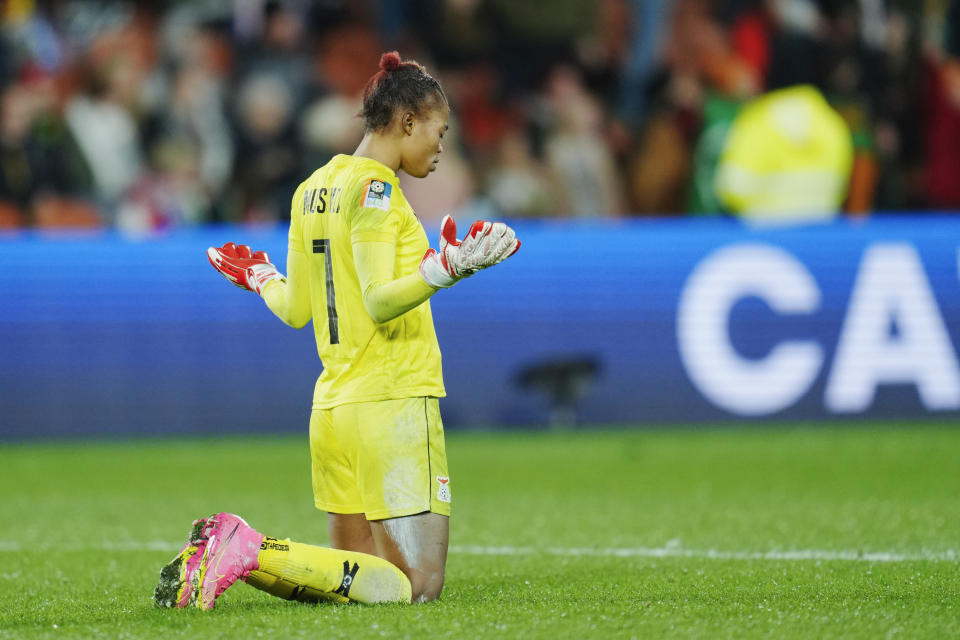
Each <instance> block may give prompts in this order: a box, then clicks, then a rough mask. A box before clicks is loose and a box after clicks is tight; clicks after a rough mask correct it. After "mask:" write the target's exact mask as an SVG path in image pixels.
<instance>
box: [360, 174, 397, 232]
mask: <svg viewBox="0 0 960 640" xmlns="http://www.w3.org/2000/svg"><path fill="white" fill-rule="evenodd" d="M392 193H393V185H392V184H390V182H389V181H387V180H379V179H377V178H370V179H367V180H364V182H363V183H362V186H361V188H360V190H359V192H358V193H357V194H356V195H355V196H354V202H353V203H352V204H353V205H354V206H352V207H351V209H352V213H353V215H352V219H351V224H350V242H351V243H352V244H356V243H358V242H387V243H390V244H396V243H397V237H398V235H399V234H400V220H401V218H400V215H399V212H398V211H397V210H396V209H395V207H394V206H393V205H391V203H390V196H391V195H392Z"/></svg>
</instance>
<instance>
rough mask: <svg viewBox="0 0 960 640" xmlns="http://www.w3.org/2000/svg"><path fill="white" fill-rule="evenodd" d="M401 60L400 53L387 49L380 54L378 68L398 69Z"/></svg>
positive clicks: (386, 69) (385, 69)
mask: <svg viewBox="0 0 960 640" xmlns="http://www.w3.org/2000/svg"><path fill="white" fill-rule="evenodd" d="M402 62H403V60H402V59H401V58H400V53H399V52H397V51H389V52H387V53H385V54H383V55H382V56H380V68H381V69H383V70H384V71H393V70H394V69H399V68H400V64H401V63H402Z"/></svg>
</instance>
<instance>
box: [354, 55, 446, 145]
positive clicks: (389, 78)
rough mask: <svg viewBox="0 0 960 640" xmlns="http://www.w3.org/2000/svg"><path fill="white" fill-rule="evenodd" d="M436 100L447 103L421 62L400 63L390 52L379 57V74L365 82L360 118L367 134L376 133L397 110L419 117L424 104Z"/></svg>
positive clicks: (387, 122) (397, 57) (391, 118)
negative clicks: (411, 112)
mask: <svg viewBox="0 0 960 640" xmlns="http://www.w3.org/2000/svg"><path fill="white" fill-rule="evenodd" d="M438 98H439V100H438ZM438 101H443V102H446V101H447V96H446V94H444V93H443V89H442V88H441V87H440V83H439V82H437V80H436V78H434V77H433V76H431V75H430V74H429V73H427V71H426V69H424V68H423V65H421V64H420V63H418V62H416V61H414V60H401V59H400V54H399V53H397V52H396V51H390V52H388V53H385V54H383V55H382V56H380V71H378V72H377V73H376V74H374V76H373V77H372V78H370V80H368V81H367V86H366V88H365V89H364V90H363V108H362V109H361V110H360V114H359V115H360V117H362V118H363V124H364V126H365V127H366V129H367V131H379V130H381V129H383V128H385V127H386V126H387V125H389V124H390V121H391V120H393V114H395V113H396V112H397V111H398V110H400V109H410V110H412V111H413V112H414V113H416V114H420V113H422V110H423V107H424V105H425V104H427V103H436V102H438Z"/></svg>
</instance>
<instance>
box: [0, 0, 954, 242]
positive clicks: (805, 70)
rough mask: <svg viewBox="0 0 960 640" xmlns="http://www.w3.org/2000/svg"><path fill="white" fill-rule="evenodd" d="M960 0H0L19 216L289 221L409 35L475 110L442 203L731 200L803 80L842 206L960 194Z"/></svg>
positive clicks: (873, 208) (119, 223) (631, 212)
mask: <svg viewBox="0 0 960 640" xmlns="http://www.w3.org/2000/svg"><path fill="white" fill-rule="evenodd" d="M958 4H960V2H956V1H952V0H914V1H910V0H712V1H711V0H550V1H549V2H547V1H544V2H540V1H533V0H530V1H526V0H523V1H518V0H312V1H311V0H287V1H284V0H277V1H273V0H197V1H172V0H167V1H163V2H149V3H148V2H130V1H120V0H82V1H81V0H48V1H43V0H6V1H5V2H3V1H0V7H2V12H3V26H2V35H0V227H8V228H9V227H57V226H85V227H98V226H111V227H116V228H119V229H123V230H129V231H134V232H137V231H146V232H149V231H156V230H162V229H165V228H169V227H175V226H182V225H195V224H205V223H210V222H226V221H230V222H252V223H257V222H264V223H271V222H276V221H283V220H284V219H286V218H287V217H288V216H289V207H290V197H291V195H292V194H293V192H294V189H295V187H296V185H297V184H298V183H299V182H300V181H301V180H303V179H304V178H305V177H307V176H308V175H309V174H310V173H311V172H312V171H313V170H314V169H315V168H317V167H319V166H320V165H322V164H323V163H325V162H326V161H327V160H328V159H329V158H330V157H332V156H333V155H334V154H337V153H351V152H352V151H353V150H354V148H355V147H356V145H357V143H358V142H359V139H360V137H361V134H362V131H361V127H360V120H359V118H357V117H356V115H357V112H358V111H359V107H360V95H361V93H362V90H363V87H364V84H365V83H366V80H367V79H368V78H369V77H370V75H371V74H372V73H374V72H375V71H376V68H377V63H378V60H379V55H380V53H381V52H383V51H386V50H392V49H397V50H399V51H400V53H401V55H402V56H403V57H404V58H414V59H417V60H418V61H420V62H422V63H423V64H424V65H425V66H426V67H427V70H428V71H429V72H431V73H433V74H434V75H436V76H437V77H438V78H439V79H440V81H441V83H442V84H443V86H444V88H445V90H446V92H447V95H448V99H449V101H450V103H451V107H452V119H451V130H450V135H449V136H448V138H449V142H447V138H445V144H444V147H445V151H444V154H443V157H442V161H441V163H440V167H439V169H438V171H437V172H436V173H434V174H433V175H432V176H431V177H430V178H429V179H427V180H413V179H409V178H403V183H402V184H403V188H404V192H405V193H406V194H407V197H408V199H409V200H410V201H411V203H413V204H414V206H415V207H416V209H417V211H418V213H419V214H420V216H421V218H423V219H424V220H425V221H435V220H439V218H440V217H441V216H442V215H443V213H446V212H454V213H463V214H464V215H471V216H480V215H499V216H506V217H509V218H521V217H540V216H551V217H557V216H567V217H601V216H605V217H611V216H640V215H718V214H723V213H730V212H731V209H736V206H737V205H736V204H735V203H734V200H733V199H724V198H723V197H722V196H723V194H722V192H721V191H722V190H718V188H717V175H718V171H719V169H718V166H719V165H721V164H722V163H723V161H724V153H725V151H724V149H725V148H726V147H727V146H728V145H729V142H730V141H729V140H728V137H729V135H730V131H731V127H732V126H733V123H734V122H735V120H736V118H737V116H738V114H740V113H741V112H742V111H743V109H744V105H748V104H752V103H753V101H755V100H756V99H757V98H758V97H759V96H763V95H765V94H769V93H770V92H775V91H776V90H778V89H782V88H785V87H797V86H807V87H812V88H814V89H815V91H814V92H813V94H815V95H816V96H822V97H823V98H824V99H825V100H826V103H828V104H829V105H830V106H831V107H832V109H833V110H835V111H836V113H839V115H840V116H841V117H842V120H843V122H844V123H845V124H846V128H845V129H844V131H846V132H847V133H846V134H845V135H846V136H847V137H848V138H849V145H850V147H851V153H850V156H851V160H850V162H849V163H846V164H844V168H843V169H842V171H841V172H840V173H839V174H838V175H840V179H841V180H842V182H843V188H842V192H838V193H839V202H840V204H839V205H837V206H836V209H837V212H839V213H840V214H841V215H842V214H844V212H845V213H846V214H847V215H865V214H867V213H868V212H882V211H907V210H910V211H914V210H926V209H931V210H951V209H960V58H958V57H957V56H960V31H958V30H957V29H956V28H955V24H956V23H957V21H958V19H960V6H958ZM813 94H811V95H813ZM781 111H782V112H783V113H794V112H791V111H790V110H789V108H788V109H786V111H784V110H782V109H781ZM787 121H789V122H787V125H788V128H789V127H793V129H796V128H797V127H796V126H795V125H796V122H797V119H796V118H794V117H793V116H792V115H791V116H790V118H787ZM785 122H786V121H785ZM788 133H790V135H794V134H795V135H796V136H800V137H802V136H804V135H806V133H805V132H804V131H792V132H788ZM755 137H756V136H755ZM770 137H772V136H763V135H761V136H760V138H761V139H765V138H770ZM811 140H812V138H811ZM770 153H771V154H772V155H771V157H776V156H778V154H779V155H780V156H782V155H784V152H783V151H777V150H773V151H771V152H770ZM788 155H791V157H796V156H797V153H794V152H790V154H788ZM814 161H815V160H811V162H814ZM847 164H848V165H849V166H847ZM741 169H742V168H741ZM741 169H738V171H739V173H735V174H731V175H734V178H742V175H743V171H742V170H741ZM805 170H806V169H805ZM728 173H729V172H728ZM808 173H809V171H808ZM741 181H742V180H741Z"/></svg>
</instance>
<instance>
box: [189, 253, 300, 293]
mask: <svg viewBox="0 0 960 640" xmlns="http://www.w3.org/2000/svg"><path fill="white" fill-rule="evenodd" d="M207 259H208V260H210V264H212V265H213V268H214V269H216V270H217V271H219V272H220V273H221V274H222V275H223V277H224V278H226V279H227V280H229V281H230V282H232V283H233V284H235V285H237V286H238V287H240V288H241V289H247V290H249V291H253V292H254V293H256V294H257V295H261V294H262V293H263V289H264V288H265V287H266V286H267V283H268V282H272V281H274V280H283V279H284V277H283V274H282V273H280V272H279V271H278V270H277V268H276V267H275V266H273V265H272V264H271V263H270V256H268V255H267V252H266V251H255V252H254V251H251V250H250V247H249V246H247V245H245V244H241V245H239V246H238V245H235V244H233V243H232V242H228V243H227V244H225V245H223V246H222V247H210V248H209V249H207Z"/></svg>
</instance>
